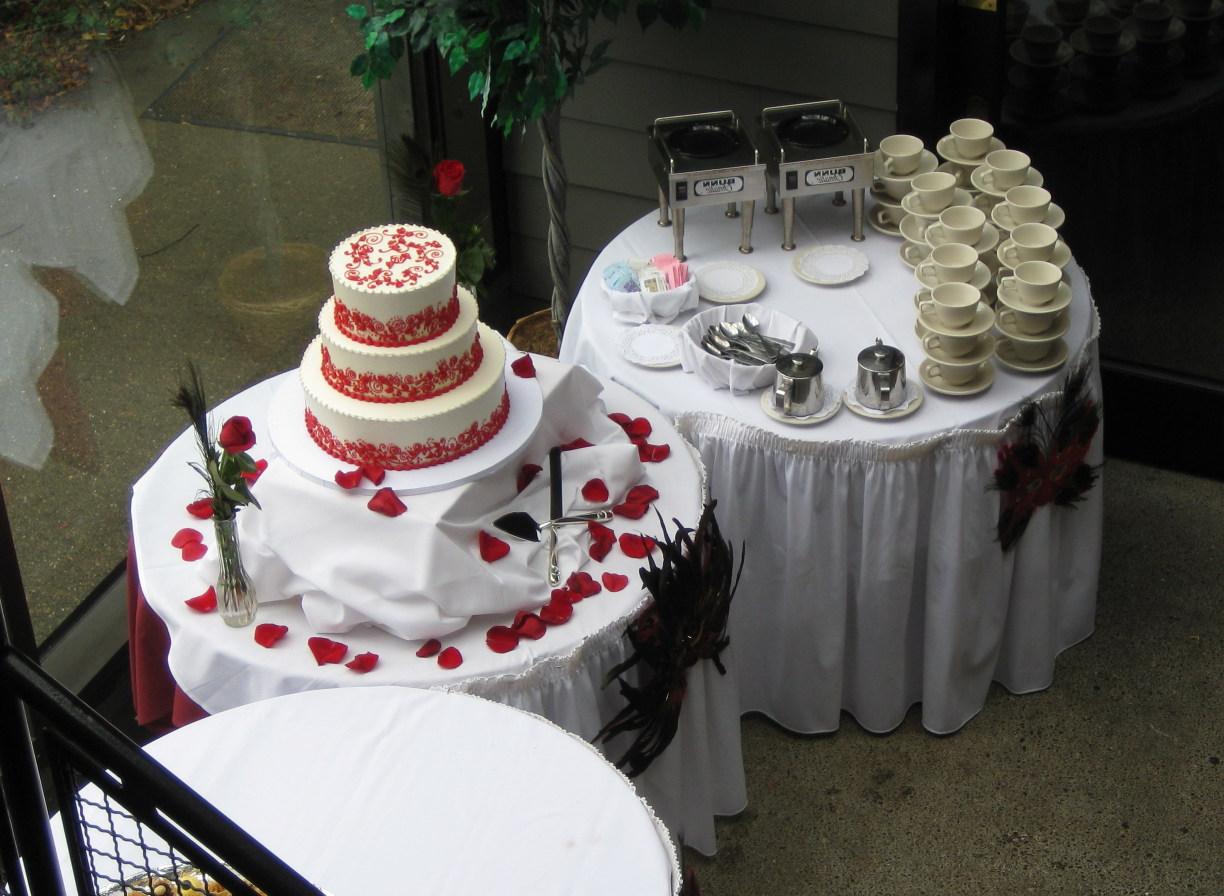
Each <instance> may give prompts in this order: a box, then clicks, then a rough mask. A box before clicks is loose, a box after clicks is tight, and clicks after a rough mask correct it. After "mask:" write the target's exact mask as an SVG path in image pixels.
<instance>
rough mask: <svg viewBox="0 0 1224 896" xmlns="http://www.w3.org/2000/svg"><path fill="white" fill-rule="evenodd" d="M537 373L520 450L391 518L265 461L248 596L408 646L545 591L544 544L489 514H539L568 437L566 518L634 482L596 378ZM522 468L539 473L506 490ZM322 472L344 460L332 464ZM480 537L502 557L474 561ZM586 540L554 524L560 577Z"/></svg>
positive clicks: (247, 515) (578, 562)
mask: <svg viewBox="0 0 1224 896" xmlns="http://www.w3.org/2000/svg"><path fill="white" fill-rule="evenodd" d="M539 370H540V372H539V380H540V385H541V387H542V389H543V392H544V416H543V419H542V420H541V423H540V426H539V428H538V429H537V431H536V433H535V435H533V436H532V438H531V439H530V441H529V442H528V444H527V445H526V446H525V447H524V448H523V449H522V450H521V451H520V452H519V453H518V454H517V455H516V456H515V457H514V458H512V459H511V460H510V462H509V463H507V464H506V465H505V466H503V467H502V468H501V469H499V470H497V471H495V472H494V473H492V474H490V475H489V476H487V477H485V478H483V479H479V480H476V481H474V482H470V483H467V484H465V485H462V486H459V487H457V488H452V489H446V490H443V491H438V492H432V493H430V494H424V495H408V496H404V497H403V498H402V500H403V502H404V504H405V505H407V508H408V510H407V512H405V513H403V514H401V515H400V516H398V517H387V516H383V515H382V514H379V513H375V512H373V511H371V510H370V509H369V508H368V507H367V506H366V504H367V502H368V501H369V498H370V495H369V494H368V493H363V492H349V491H345V490H343V489H341V488H339V487H338V486H332V485H328V484H325V483H321V482H317V481H315V480H312V479H309V478H307V477H304V476H301V475H300V474H298V473H297V472H295V471H294V470H293V469H292V468H291V467H290V466H289V465H288V464H287V463H286V461H285V460H284V459H283V458H281V457H273V458H272V459H270V461H269V465H268V469H267V470H266V471H265V472H264V474H263V476H262V477H261V478H260V480H259V487H258V496H259V500H260V503H261V504H262V506H263V509H262V510H258V509H255V508H254V507H249V508H246V509H244V510H243V511H242V513H241V514H239V530H240V537H241V539H242V544H243V559H244V562H245V565H246V569H247V572H248V574H249V575H250V576H251V579H252V581H253V583H254V585H255V588H256V591H257V593H258V595H259V599H260V601H261V602H265V601H277V600H284V599H287V598H292V597H295V596H297V595H300V596H301V599H302V609H303V611H304V612H305V614H306V617H307V620H308V621H309V623H310V625H311V626H312V627H313V628H314V629H315V630H316V631H319V632H331V633H334V632H345V631H348V630H350V629H352V628H353V627H354V626H357V625H361V624H363V623H371V624H374V625H378V626H380V627H382V628H384V629H386V630H387V631H390V632H392V633H393V634H396V635H399V636H400V637H402V638H406V639H409V640H417V639H422V638H433V637H442V636H444V635H446V634H449V633H451V632H454V631H458V630H459V629H462V628H464V627H465V626H466V625H467V624H468V620H469V618H470V617H472V616H476V615H483V614H492V613H505V612H512V611H514V610H518V609H527V608H532V609H534V608H536V607H538V606H540V605H541V604H543V603H546V602H547V601H548V598H549V593H550V590H551V589H550V586H549V585H548V583H547V578H546V577H547V566H548V557H547V550H546V548H545V545H544V543H543V542H542V541H541V542H527V541H520V540H517V539H515V538H514V537H513V536H510V535H508V534H506V533H503V532H501V531H499V530H498V529H496V528H495V527H494V526H493V520H494V519H496V518H497V517H499V516H501V515H502V514H503V513H506V512H508V511H512V510H519V511H525V512H526V513H529V514H530V515H531V516H532V517H533V518H534V519H536V520H537V521H539V522H543V521H544V520H546V519H548V515H549V475H548V449H549V448H550V447H552V446H553V445H558V444H564V443H567V442H570V441H573V440H574V439H576V438H584V439H586V440H587V441H589V442H591V443H593V445H592V447H589V448H582V449H577V450H571V451H565V452H563V453H562V483H563V492H562V494H563V508H564V510H565V512H566V513H571V512H577V511H582V510H592V509H598V508H599V507H601V506H602V507H611V506H613V505H614V504H616V503H619V502H620V501H621V500H622V499H623V497H624V495H625V493H626V492H627V491H628V490H629V489H630V488H631V487H632V486H634V485H636V484H637V483H638V482H639V481H640V480H641V479H642V464H641V461H640V460H639V459H638V453H637V448H636V446H634V445H632V444H630V443H629V441H628V439H627V437H626V436H625V435H624V433H623V432H622V431H621V429H620V427H619V426H617V425H616V424H615V423H613V422H612V421H611V420H609V419H608V418H607V415H606V411H605V408H604V405H603V402H602V401H601V400H600V399H599V393H600V392H601V391H602V389H603V387H602V386H601V385H600V383H599V381H598V380H596V379H595V378H594V377H593V376H591V375H590V374H589V373H587V372H586V371H584V370H582V369H581V368H560V367H557V366H556V365H547V366H546V365H540V366H539ZM511 413H512V414H513V413H514V409H513V407H512V408H511ZM524 464H538V465H539V466H540V467H541V468H542V469H541V471H540V473H539V474H537V476H536V477H535V479H533V480H532V482H531V483H530V484H529V485H528V486H527V487H526V488H525V489H524V491H523V492H522V494H518V493H517V491H516V488H517V487H516V480H517V477H518V473H519V471H520V469H521V468H522V467H523V465H524ZM336 468H337V469H349V468H350V467H349V466H348V465H345V464H342V463H341V462H339V461H337V463H336ZM594 478H600V479H603V481H604V482H605V484H606V485H607V488H608V493H609V498H608V501H607V502H605V503H604V504H603V505H593V504H591V503H590V502H587V501H585V500H584V499H583V497H582V486H583V485H584V484H585V483H586V482H588V481H589V480H591V479H594ZM481 531H484V532H486V533H488V534H490V535H494V536H496V537H498V538H500V539H502V540H503V541H505V542H506V543H507V544H509V546H510V553H509V555H507V556H506V557H503V558H502V559H500V560H496V561H494V562H492V563H489V562H486V561H485V560H483V559H482V558H481V555H480V549H479V533H480V532H481ZM589 544H590V536H589V535H588V534H587V529H586V527H585V526H581V525H579V526H566V527H562V528H561V529H559V537H558V553H559V557H560V564H561V572H562V576H563V578H564V577H566V576H568V575H569V574H570V573H572V572H575V571H577V570H579V569H581V568H582V567H583V565H584V564H586V563H588V562H590V561H589V557H588V554H587V547H588V545H589ZM210 557H211V555H210ZM208 559H210V558H206V560H208ZM211 562H214V563H215V559H213V560H211Z"/></svg>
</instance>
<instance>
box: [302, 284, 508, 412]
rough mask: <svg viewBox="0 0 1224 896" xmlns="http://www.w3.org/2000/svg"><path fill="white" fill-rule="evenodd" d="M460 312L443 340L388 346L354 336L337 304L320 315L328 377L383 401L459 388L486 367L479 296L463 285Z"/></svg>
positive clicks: (359, 395)
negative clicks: (343, 326)
mask: <svg viewBox="0 0 1224 896" xmlns="http://www.w3.org/2000/svg"><path fill="white" fill-rule="evenodd" d="M458 301H459V317H458V319H457V320H456V321H455V325H454V326H453V327H451V328H450V329H449V330H447V331H446V332H445V333H443V334H442V335H441V336H440V337H438V338H437V339H429V340H427V341H425V342H419V343H417V344H416V345H402V346H393V347H384V346H377V345H366V344H364V343H361V342H357V341H356V340H354V339H350V338H349V337H348V336H345V335H344V333H343V332H341V330H340V328H339V327H338V326H336V321H335V303H334V301H333V300H331V299H329V300H328V301H327V304H325V305H324V306H323V311H322V312H321V313H320V314H319V335H320V336H321V337H322V340H323V341H322V343H321V348H322V355H323V361H322V371H323V378H324V379H325V380H327V382H328V383H329V384H330V385H331V386H332V387H333V388H334V389H335V390H336V391H337V392H340V393H341V394H342V395H347V396H348V397H349V398H356V399H358V400H360V401H372V402H379V403H391V402H404V401H424V400H426V399H429V398H433V397H434V396H436V395H442V394H445V393H446V392H449V391H450V390H451V389H454V388H456V387H457V386H459V384H461V383H463V382H464V381H465V380H467V379H468V378H469V377H471V376H472V375H473V374H474V373H475V372H476V370H477V368H478V367H479V366H480V359H481V358H482V357H483V355H484V351H483V346H482V344H481V340H480V338H479V336H478V334H477V330H476V323H477V321H476V300H475V299H474V298H473V297H472V294H471V293H470V292H468V291H467V290H466V289H462V288H461V289H460V290H459V296H458Z"/></svg>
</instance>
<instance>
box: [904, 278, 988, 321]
mask: <svg viewBox="0 0 1224 896" xmlns="http://www.w3.org/2000/svg"><path fill="white" fill-rule="evenodd" d="M981 299H982V294H981V292H979V291H978V289H977V288H976V287H974V286H970V285H969V284H968V283H941V284H939V285H938V286H936V287H935V288H934V289H932V290H931V298H930V299H929V300H927V301H923V302H920V303H919V305H918V310H919V312H921V313H923V314H934V315H935V316H936V317H937V318H939V320H940V321H941V322H942V323H943V324H944V325H945V326H948V327H952V328H958V327H963V326H966V325H968V324H970V323H972V322H973V317H974V315H975V314H977V306H978V302H979V301H981Z"/></svg>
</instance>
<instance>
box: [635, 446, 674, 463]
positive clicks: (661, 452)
mask: <svg viewBox="0 0 1224 896" xmlns="http://www.w3.org/2000/svg"><path fill="white" fill-rule="evenodd" d="M670 454H671V446H670V445H638V459H639V460H641V461H642V463H644V464H657V463H658V462H659V461H662V460H667V458H668V456H669V455H670Z"/></svg>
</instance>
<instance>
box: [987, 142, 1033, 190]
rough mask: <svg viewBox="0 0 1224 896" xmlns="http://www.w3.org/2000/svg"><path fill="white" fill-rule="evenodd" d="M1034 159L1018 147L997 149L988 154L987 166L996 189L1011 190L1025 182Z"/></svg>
mask: <svg viewBox="0 0 1224 896" xmlns="http://www.w3.org/2000/svg"><path fill="white" fill-rule="evenodd" d="M1031 165H1032V159H1030V158H1029V157H1028V155H1026V154H1025V153H1022V152H1020V150H1018V149H996V150H995V151H994V152H992V153H990V154H989V155H987V156H986V166H987V167H988V168H989V169H990V176H991V178H992V179H993V180H994V185H995V189H996V190H1009V189H1011V188H1012V187H1017V186H1019V185H1020V184H1022V183H1024V181H1025V178H1027V177H1028V175H1029V167H1030V166H1031Z"/></svg>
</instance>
